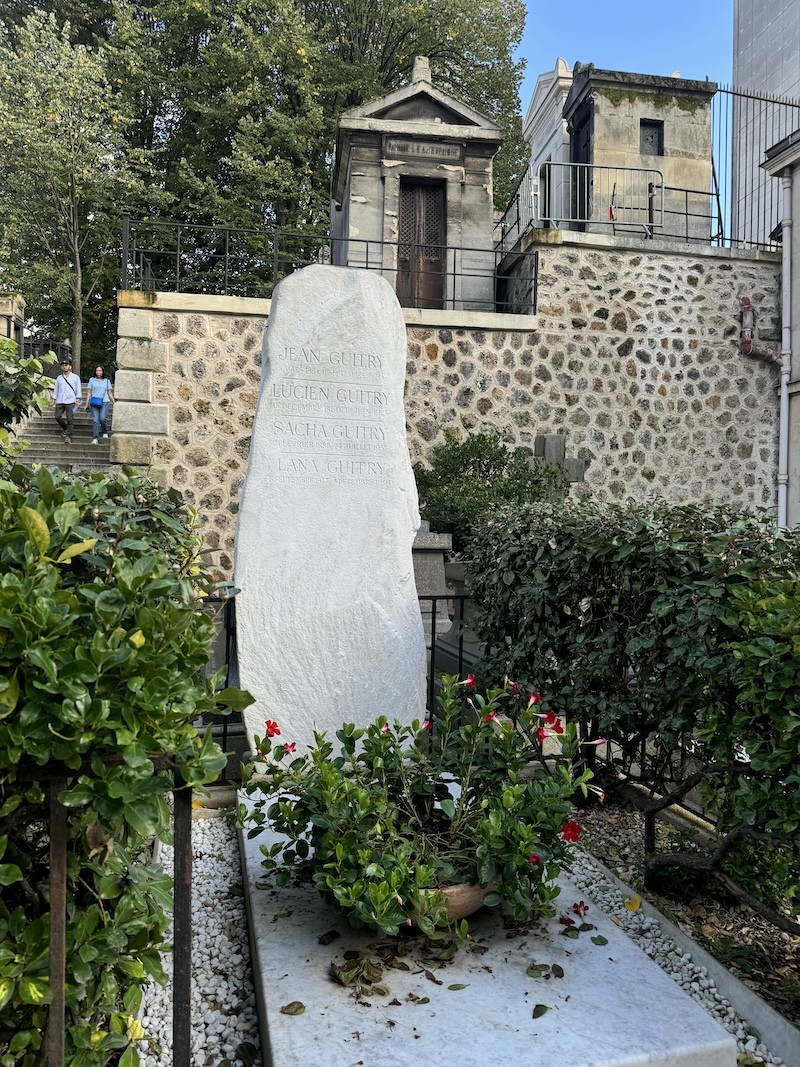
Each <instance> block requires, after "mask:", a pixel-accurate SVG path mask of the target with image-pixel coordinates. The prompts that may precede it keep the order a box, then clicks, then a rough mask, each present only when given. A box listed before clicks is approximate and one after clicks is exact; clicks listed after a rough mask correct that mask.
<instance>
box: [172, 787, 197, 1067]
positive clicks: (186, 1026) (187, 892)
mask: <svg viewBox="0 0 800 1067" xmlns="http://www.w3.org/2000/svg"><path fill="white" fill-rule="evenodd" d="M173 796H174V798H175V808H174V820H175V835H174V838H175V872H174V886H175V887H174V890H173V892H174V919H173V935H174V949H173V975H172V994H173V1008H172V1048H173V1054H172V1055H173V1067H190V1061H191V1052H192V790H191V787H189V786H186V785H183V784H182V782H181V780H180V772H179V771H177V770H176V771H175V779H174V793H173Z"/></svg>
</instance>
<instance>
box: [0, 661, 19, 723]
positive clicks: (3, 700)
mask: <svg viewBox="0 0 800 1067" xmlns="http://www.w3.org/2000/svg"><path fill="white" fill-rule="evenodd" d="M18 701H19V681H18V680H17V672H16V671H14V673H13V674H12V675H11V677H10V678H0V719H4V718H5V717H6V715H10V714H11V712H12V711H13V710H14V708H15V707H16V706H17V702H18Z"/></svg>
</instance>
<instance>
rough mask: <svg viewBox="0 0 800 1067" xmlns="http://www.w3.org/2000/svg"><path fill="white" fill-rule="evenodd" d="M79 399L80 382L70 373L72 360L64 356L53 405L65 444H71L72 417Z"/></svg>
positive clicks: (56, 382)
mask: <svg viewBox="0 0 800 1067" xmlns="http://www.w3.org/2000/svg"><path fill="white" fill-rule="evenodd" d="M80 398H81V380H80V378H79V377H78V375H77V374H73V373H72V360H71V359H70V358H69V357H68V356H64V358H63V359H62V360H61V373H60V374H59V375H58V377H57V378H56V381H55V385H54V386H53V403H54V404H55V406H56V422H57V423H58V425H59V426H60V427H61V438H62V440H63V441H64V443H65V444H68V445H71V444H72V416H73V415H74V413H75V409H76V408H77V406H78V402H79V401H80Z"/></svg>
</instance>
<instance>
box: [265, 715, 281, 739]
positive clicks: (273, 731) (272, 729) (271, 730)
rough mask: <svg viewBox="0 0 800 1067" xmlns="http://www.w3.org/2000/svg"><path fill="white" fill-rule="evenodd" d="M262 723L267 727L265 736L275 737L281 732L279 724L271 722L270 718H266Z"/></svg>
mask: <svg viewBox="0 0 800 1067" xmlns="http://www.w3.org/2000/svg"><path fill="white" fill-rule="evenodd" d="M264 725H265V726H266V728H267V737H277V736H278V734H280V732H281V728H280V726H278V724H277V723H276V722H273V721H272V719H267V721H266V722H265V723H264Z"/></svg>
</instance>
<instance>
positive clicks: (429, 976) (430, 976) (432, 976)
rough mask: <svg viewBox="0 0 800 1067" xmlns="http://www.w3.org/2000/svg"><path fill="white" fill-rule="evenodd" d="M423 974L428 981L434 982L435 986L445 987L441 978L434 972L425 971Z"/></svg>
mask: <svg viewBox="0 0 800 1067" xmlns="http://www.w3.org/2000/svg"><path fill="white" fill-rule="evenodd" d="M422 973H423V974H424V975H425V977H426V978H427V979H428V981H429V982H433V983H434V985H444V982H443V981H442V980H441V978H437V977H436V975H435V974H434V973H433V971H423V972H422Z"/></svg>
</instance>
